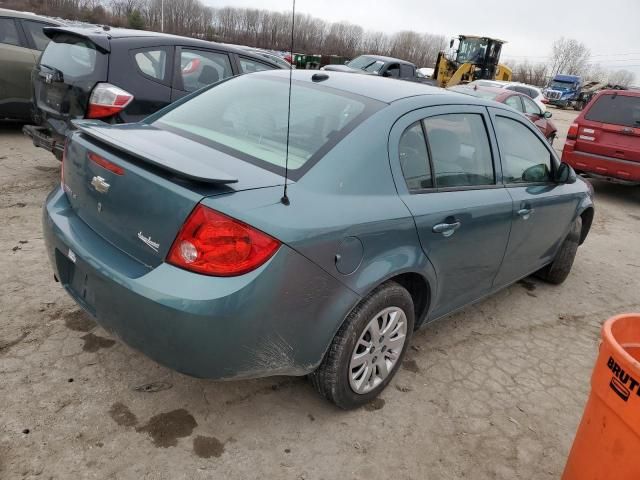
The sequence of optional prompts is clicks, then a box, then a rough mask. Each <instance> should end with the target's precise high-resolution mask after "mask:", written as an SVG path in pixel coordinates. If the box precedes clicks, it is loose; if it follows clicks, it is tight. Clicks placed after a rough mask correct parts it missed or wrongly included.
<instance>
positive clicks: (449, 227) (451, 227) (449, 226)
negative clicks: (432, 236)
mask: <svg viewBox="0 0 640 480" xmlns="http://www.w3.org/2000/svg"><path fill="white" fill-rule="evenodd" d="M461 226H462V223H460V222H458V221H456V222H453V223H439V224H437V225H434V226H433V229H432V231H433V233H441V234H442V236H443V237H450V236H451V235H453V234H454V233H455V231H456V230H457V229H459V228H460V227H461Z"/></svg>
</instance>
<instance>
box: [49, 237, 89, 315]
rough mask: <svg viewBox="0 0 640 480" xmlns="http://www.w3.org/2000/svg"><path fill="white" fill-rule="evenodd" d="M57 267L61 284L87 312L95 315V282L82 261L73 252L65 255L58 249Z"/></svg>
mask: <svg viewBox="0 0 640 480" xmlns="http://www.w3.org/2000/svg"><path fill="white" fill-rule="evenodd" d="M56 265H57V267H58V277H59V279H60V283H61V284H62V285H63V286H64V288H65V289H66V290H67V291H68V292H69V294H70V295H71V296H72V297H73V298H74V299H75V300H76V301H77V302H78V303H79V304H80V305H81V306H82V307H83V308H84V309H85V310H88V311H89V313H91V314H92V315H95V296H94V289H93V286H94V285H93V284H94V281H93V280H92V278H91V275H90V274H89V273H87V270H86V268H85V265H84V263H83V262H82V259H80V258H78V257H77V256H76V255H75V253H73V252H72V251H71V250H69V251H68V252H65V253H63V252H61V251H60V250H58V249H56Z"/></svg>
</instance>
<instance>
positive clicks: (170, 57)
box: [108, 38, 175, 122]
mask: <svg viewBox="0 0 640 480" xmlns="http://www.w3.org/2000/svg"><path fill="white" fill-rule="evenodd" d="M158 41H159V40H158V39H157V38H149V39H140V40H138V39H137V38H119V39H115V40H112V42H111V59H110V65H109V80H108V81H109V83H111V84H113V85H116V86H118V87H120V88H123V89H124V90H126V91H127V92H129V93H131V94H132V95H133V101H132V102H131V103H130V104H129V105H128V106H127V108H126V109H125V110H124V111H123V112H121V113H120V114H119V116H120V119H121V120H122V121H124V122H137V121H139V120H142V119H143V118H145V117H147V116H149V115H151V114H152V113H155V112H157V111H158V110H160V109H161V108H163V107H166V106H167V105H169V104H170V103H171V82H172V77H173V61H174V51H175V47H173V46H172V45H158V44H157V42H158ZM160 41H162V40H160ZM134 42H135V43H134ZM143 42H144V43H145V44H144V45H143V44H142V43H143Z"/></svg>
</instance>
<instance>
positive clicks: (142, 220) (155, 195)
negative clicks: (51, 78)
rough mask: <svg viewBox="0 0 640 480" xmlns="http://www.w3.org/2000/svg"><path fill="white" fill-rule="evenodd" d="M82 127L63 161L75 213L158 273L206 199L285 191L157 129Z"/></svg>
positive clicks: (260, 172) (250, 168)
mask: <svg viewBox="0 0 640 480" xmlns="http://www.w3.org/2000/svg"><path fill="white" fill-rule="evenodd" d="M101 123H102V122H95V121H93V122H92V121H85V122H76V127H78V129H79V133H76V134H74V135H73V137H72V140H71V141H70V143H69V145H68V148H67V154H66V157H65V160H64V180H63V188H64V189H65V192H66V195H67V198H68V199H69V203H70V204H71V208H72V210H73V211H74V213H75V214H76V215H78V217H80V218H81V219H82V220H83V221H84V222H85V223H86V224H87V225H88V226H89V227H91V228H92V229H93V230H94V231H95V232H96V233H98V234H99V235H100V236H102V237H103V238H104V239H105V240H107V241H108V242H110V243H111V244H113V245H114V246H116V247H118V248H120V249H121V250H122V251H124V252H125V253H127V254H128V255H130V256H131V257H133V258H135V259H136V260H138V261H140V262H141V263H143V264H145V265H147V266H149V267H151V268H153V267H155V266H157V265H159V264H160V263H162V262H163V261H164V259H165V258H166V255H167V253H168V251H169V248H170V247H171V244H172V243H173V241H174V239H175V238H176V235H177V233H178V231H179V230H180V228H181V226H182V224H183V223H184V221H185V220H186V218H187V217H188V215H189V214H190V213H191V211H192V210H193V209H194V207H195V206H196V205H197V204H198V203H199V202H200V201H201V200H202V199H203V198H204V197H207V196H215V195H221V194H232V193H234V192H239V191H242V190H247V189H254V188H263V187H268V186H273V185H278V184H281V183H282V181H283V178H282V177H281V176H279V175H277V174H275V173H272V172H269V171H266V170H264V169H262V168H260V167H257V166H254V165H251V164H249V163H247V162H244V161H242V160H239V159H236V158H234V157H231V156H229V155H227V154H225V153H223V152H220V151H217V150H214V149H212V148H211V147H208V146H205V145H202V144H199V143H197V142H194V141H192V140H189V139H186V138H183V137H181V136H179V135H177V134H174V133H171V132H167V131H161V130H159V129H157V128H155V127H153V126H151V125H141V124H130V125H120V126H108V125H106V124H102V125H100V124H101Z"/></svg>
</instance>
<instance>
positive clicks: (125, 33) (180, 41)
mask: <svg viewBox="0 0 640 480" xmlns="http://www.w3.org/2000/svg"><path fill="white" fill-rule="evenodd" d="M44 32H45V34H46V35H47V36H48V37H49V38H51V36H52V35H53V34H54V33H56V32H69V33H71V34H74V35H78V36H80V37H84V38H87V39H89V40H91V41H92V42H93V43H95V44H96V45H97V46H98V47H101V48H103V49H104V50H105V51H109V41H110V40H119V39H123V40H126V39H128V38H157V39H158V40H162V45H184V46H189V47H202V48H207V49H216V48H217V49H220V50H223V51H227V52H231V53H236V54H238V55H243V56H245V57H250V58H255V59H256V60H261V61H266V62H271V64H272V65H274V66H277V67H278V68H281V66H280V65H279V64H277V63H276V62H274V61H273V60H269V59H268V58H265V57H263V56H259V55H257V54H255V53H253V52H249V51H247V50H244V49H243V48H240V47H237V46H234V45H229V44H223V43H216V42H209V41H208V40H201V39H199V38H191V37H181V36H179V35H171V34H169V33H160V32H149V31H146V30H133V29H129V28H111V27H107V26H100V25H89V26H71V27H66V26H61V27H48V28H45V29H44Z"/></svg>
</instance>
